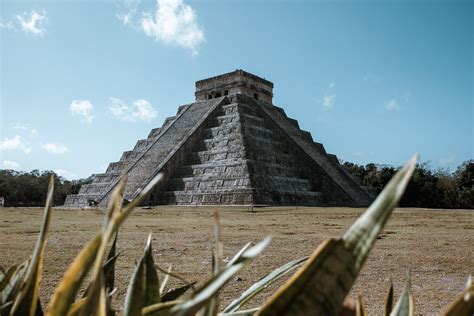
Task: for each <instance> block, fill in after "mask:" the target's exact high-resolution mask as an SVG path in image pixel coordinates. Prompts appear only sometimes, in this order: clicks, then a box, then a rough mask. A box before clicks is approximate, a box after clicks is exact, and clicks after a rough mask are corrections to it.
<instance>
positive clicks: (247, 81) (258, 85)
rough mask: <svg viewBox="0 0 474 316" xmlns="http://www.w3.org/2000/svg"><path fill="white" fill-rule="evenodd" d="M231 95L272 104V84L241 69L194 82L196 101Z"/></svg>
mask: <svg viewBox="0 0 474 316" xmlns="http://www.w3.org/2000/svg"><path fill="white" fill-rule="evenodd" d="M231 94H245V95H247V96H249V97H252V98H254V99H255V100H262V101H264V102H268V103H272V98H273V83H272V82H270V81H268V80H265V79H263V78H260V77H257V76H255V75H252V74H251V73H248V72H246V71H243V70H241V69H237V70H236V71H233V72H229V73H226V74H223V75H219V76H215V77H211V78H207V79H203V80H199V81H196V93H195V96H196V101H201V100H210V99H214V98H219V97H221V96H226V95H231Z"/></svg>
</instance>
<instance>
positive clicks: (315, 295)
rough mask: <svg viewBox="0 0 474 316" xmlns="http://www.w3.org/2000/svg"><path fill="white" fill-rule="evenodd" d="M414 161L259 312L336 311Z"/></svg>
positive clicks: (322, 313)
mask: <svg viewBox="0 0 474 316" xmlns="http://www.w3.org/2000/svg"><path fill="white" fill-rule="evenodd" d="M416 161H417V156H414V157H413V158H412V159H410V161H409V162H408V163H407V164H406V165H405V166H404V167H403V168H402V169H401V170H400V171H398V172H397V173H396V174H395V176H394V177H393V178H392V179H391V180H390V181H389V183H388V184H387V185H386V187H385V188H384V190H383V191H382V193H380V195H379V196H378V197H377V199H376V200H375V201H374V202H373V203H372V205H371V206H370V207H369V208H368V210H367V211H366V212H365V213H364V214H363V215H362V216H361V217H360V218H359V219H358V220H357V221H356V222H355V223H354V224H353V225H352V226H351V227H350V228H349V230H348V231H347V232H346V233H345V234H344V236H343V237H342V238H341V239H329V240H326V241H324V242H323V243H322V244H321V245H320V246H319V247H318V248H317V249H316V250H315V252H314V253H313V254H312V255H311V257H310V258H309V259H308V261H307V262H306V263H305V264H304V265H303V267H302V268H301V269H299V270H298V271H297V272H296V273H295V275H294V276H293V277H292V278H291V279H290V280H289V281H288V282H287V283H286V284H285V285H284V286H283V287H282V288H280V290H278V291H277V292H276V293H275V294H274V295H273V296H272V297H271V298H270V300H269V301H268V303H266V304H265V305H264V306H263V308H262V309H261V310H260V311H259V313H258V314H259V315H307V314H308V313H309V312H311V313H313V314H315V315H335V314H337V312H338V311H339V309H340V308H341V306H342V303H343V301H344V298H345V297H346V295H347V294H348V293H349V291H350V289H351V287H352V285H353V284H354V281H355V279H356V277H357V274H358V273H359V271H360V269H361V266H362V264H363V263H364V261H365V259H366V258H367V256H368V254H369V252H370V250H371V248H372V246H373V244H374V243H375V241H376V237H377V235H378V234H379V232H380V231H381V229H382V228H383V226H384V225H385V223H386V221H387V219H388V217H389V216H390V214H391V213H392V211H393V208H394V207H395V206H396V205H397V203H398V201H399V200H400V198H401V197H402V195H403V193H404V191H405V188H406V186H407V184H408V181H409V180H410V177H411V175H412V173H413V171H414V169H415V166H416Z"/></svg>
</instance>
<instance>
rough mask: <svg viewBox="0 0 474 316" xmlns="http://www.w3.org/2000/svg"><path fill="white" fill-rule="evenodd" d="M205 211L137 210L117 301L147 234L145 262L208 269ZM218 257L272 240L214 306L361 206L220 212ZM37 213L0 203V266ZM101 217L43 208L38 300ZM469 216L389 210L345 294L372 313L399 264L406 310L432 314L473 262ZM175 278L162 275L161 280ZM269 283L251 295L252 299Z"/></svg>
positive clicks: (121, 246) (30, 242) (196, 273)
mask: <svg viewBox="0 0 474 316" xmlns="http://www.w3.org/2000/svg"><path fill="white" fill-rule="evenodd" d="M215 209H216V208H214V207H199V208H191V207H190V208H185V207H158V208H155V209H152V210H143V209H137V210H135V213H133V214H132V216H130V218H128V219H127V221H126V222H125V224H124V226H123V227H122V228H121V229H120V235H119V241H118V245H117V247H118V252H119V253H120V256H119V258H118V261H117V273H116V277H117V283H116V286H118V289H119V291H118V301H119V302H121V301H122V300H123V294H124V292H125V289H126V286H127V284H128V281H129V280H128V278H129V276H130V275H131V270H132V268H133V265H134V262H135V260H136V259H137V258H139V257H140V256H141V254H142V252H143V248H144V246H145V241H146V237H147V235H148V233H149V232H151V233H153V240H154V241H153V243H154V252H155V262H157V264H158V265H160V266H161V267H164V268H167V267H168V265H169V264H170V263H172V264H173V267H174V268H173V271H174V272H175V273H178V274H180V275H182V276H183V277H184V278H186V279H188V280H190V281H198V282H201V281H203V280H204V279H206V278H207V277H209V275H210V271H211V249H212V247H213V246H214V239H213V238H214V237H213V223H214V221H213V220H212V214H213V211H214V210H215ZM220 210H221V223H222V234H223V236H222V237H223V241H224V243H225V249H224V251H225V256H228V257H230V256H232V255H233V254H234V253H235V252H236V251H237V250H238V249H240V248H241V247H242V246H243V245H244V244H245V243H246V242H248V241H254V242H256V241H259V240H261V239H263V238H264V237H265V236H267V235H272V236H273V237H274V239H273V241H272V244H271V245H270V247H269V248H268V249H267V250H266V251H265V252H264V253H263V255H261V256H260V257H258V258H257V259H256V260H255V261H254V262H253V263H252V264H251V266H250V267H249V268H247V269H245V270H244V271H243V272H242V273H240V274H239V275H238V278H235V279H234V280H232V281H231V282H230V284H228V285H227V286H226V287H225V288H224V291H223V292H222V294H221V295H222V298H223V301H224V304H227V303H228V302H230V300H231V299H233V298H235V297H236V296H238V295H239V294H240V293H241V292H242V291H243V290H245V289H246V288H247V287H248V286H250V285H251V284H252V283H253V282H255V281H257V280H258V279H259V278H260V277H262V276H263V275H264V274H266V273H267V272H269V271H271V270H272V269H274V268H276V267H277V266H279V265H281V264H283V263H286V262H288V261H290V260H292V259H296V258H299V257H302V256H304V255H309V254H310V253H311V252H312V251H313V250H314V249H315V248H316V247H317V246H318V244H319V243H320V242H321V241H322V240H323V239H326V238H329V237H337V236H340V235H342V233H343V232H344V231H345V230H346V229H347V228H348V227H349V226H350V225H351V224H352V223H353V221H354V220H355V219H356V218H357V216H359V215H360V214H361V213H362V212H363V209H351V208H318V207H298V208H295V207H269V208H255V209H254V210H255V213H252V212H250V211H249V209H247V208H220ZM41 218H42V210H41V209H34V208H28V209H0V265H1V266H9V265H12V264H14V263H20V262H21V261H23V260H25V259H27V258H29V256H30V255H31V252H32V250H33V248H34V245H35V242H36V238H37V235H38V233H39V228H40V223H41ZM102 220H103V211H100V210H85V211H84V210H61V209H55V210H54V212H53V217H52V222H51V228H50V234H49V239H48V243H47V246H46V252H45V265H44V275H43V280H42V297H41V298H42V301H43V303H46V302H47V301H48V299H49V296H50V295H51V294H52V291H53V288H54V287H55V286H56V285H57V283H58V281H59V279H60V277H61V276H62V273H63V272H64V271H65V270H66V268H67V266H68V264H69V263H70V262H71V260H72V259H73V258H74V256H75V255H76V254H77V252H78V251H79V250H80V248H81V247H82V246H83V245H84V243H85V242H86V241H87V240H89V239H90V238H92V236H93V233H94V232H96V231H97V230H98V229H99V228H100V226H101V224H102ZM472 245H474V212H472V211H464V210H454V211H452V210H427V209H398V210H396V211H395V213H394V214H393V216H392V218H391V219H390V220H389V222H388V224H387V226H386V228H385V230H384V232H383V233H382V234H381V236H380V238H379V240H378V241H377V243H376V245H375V248H374V249H373V251H372V253H371V254H370V256H369V259H368V260H367V262H366V264H365V266H364V268H363V270H362V272H361V274H360V276H359V278H358V280H357V282H356V285H355V287H354V289H353V290H352V293H351V297H353V298H355V296H356V295H358V294H363V296H364V300H365V302H366V304H367V308H368V312H369V313H370V314H374V315H378V314H381V311H382V308H383V301H384V296H385V293H386V290H387V287H388V285H389V278H390V279H392V280H393V282H394V284H395V287H396V288H395V290H396V295H397V296H398V295H399V293H400V291H401V289H402V287H403V284H404V279H405V277H406V274H407V272H408V270H411V275H412V279H413V282H412V284H413V293H414V297H415V308H416V309H415V311H416V314H423V315H432V314H439V312H440V311H441V310H442V308H444V307H445V306H446V305H447V304H448V303H449V302H450V301H452V299H453V298H454V297H455V295H456V294H457V293H459V292H460V291H461V290H462V289H463V286H464V283H465V277H466V275H467V273H468V272H470V271H471V272H472V268H473V266H472V263H473V262H474V248H473V246H472ZM173 284H176V281H173V280H172V281H171V285H173ZM274 290H275V287H273V288H272V289H270V291H267V292H265V293H263V294H262V295H261V297H260V298H257V299H256V300H255V301H254V304H256V303H262V302H263V301H264V299H265V298H266V297H268V293H269V292H271V291H274Z"/></svg>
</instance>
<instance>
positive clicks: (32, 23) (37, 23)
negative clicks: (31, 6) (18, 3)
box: [16, 10, 48, 37]
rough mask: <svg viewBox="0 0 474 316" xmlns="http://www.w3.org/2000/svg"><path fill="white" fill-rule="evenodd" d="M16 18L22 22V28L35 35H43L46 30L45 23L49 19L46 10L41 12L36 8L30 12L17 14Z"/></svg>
mask: <svg viewBox="0 0 474 316" xmlns="http://www.w3.org/2000/svg"><path fill="white" fill-rule="evenodd" d="M16 18H17V19H18V21H19V22H20V26H21V29H22V30H23V31H24V32H25V33H31V34H33V35H38V36H41V37H42V36H43V35H44V33H45V32H46V29H45V27H44V24H45V23H46V21H47V20H48V18H47V16H46V11H44V10H43V11H42V12H40V13H38V12H36V11H35V10H31V11H30V12H24V13H23V14H22V15H17V16H16Z"/></svg>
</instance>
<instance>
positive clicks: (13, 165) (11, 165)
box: [3, 160, 20, 170]
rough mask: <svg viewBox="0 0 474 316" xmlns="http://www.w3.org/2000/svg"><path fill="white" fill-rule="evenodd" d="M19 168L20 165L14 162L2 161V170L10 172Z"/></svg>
mask: <svg viewBox="0 0 474 316" xmlns="http://www.w3.org/2000/svg"><path fill="white" fill-rule="evenodd" d="M18 167H20V164H19V163H18V162H16V161H11V160H4V161H3V168H5V169H11V170H16V169H18Z"/></svg>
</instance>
